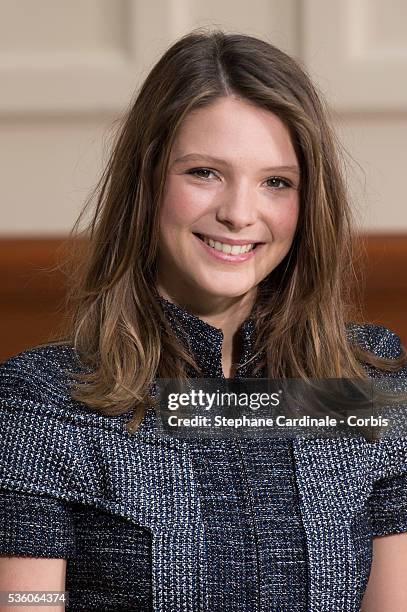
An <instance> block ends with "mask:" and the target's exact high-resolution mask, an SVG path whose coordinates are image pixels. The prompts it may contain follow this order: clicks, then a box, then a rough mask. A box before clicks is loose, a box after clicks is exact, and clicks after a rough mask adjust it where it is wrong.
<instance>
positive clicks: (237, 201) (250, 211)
mask: <svg viewBox="0 0 407 612" xmlns="http://www.w3.org/2000/svg"><path fill="white" fill-rule="evenodd" d="M255 198H256V196H255V194H253V193H249V189H246V188H245V187H244V186H239V187H236V188H234V189H230V190H228V192H227V193H226V192H224V193H223V194H222V202H221V203H220V204H219V205H218V207H217V211H216V218H217V220H218V221H219V222H220V223H224V224H226V225H228V226H229V227H230V228H231V229H236V230H239V229H242V228H244V227H247V226H248V225H253V224H254V223H255V222H256V220H257V209H256V202H255Z"/></svg>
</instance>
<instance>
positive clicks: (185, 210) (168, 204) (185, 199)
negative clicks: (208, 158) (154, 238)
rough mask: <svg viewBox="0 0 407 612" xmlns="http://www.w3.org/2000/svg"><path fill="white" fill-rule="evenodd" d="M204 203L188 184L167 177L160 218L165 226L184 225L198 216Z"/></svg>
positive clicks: (203, 207)
mask: <svg viewBox="0 0 407 612" xmlns="http://www.w3.org/2000/svg"><path fill="white" fill-rule="evenodd" d="M198 195H199V194H198ZM206 205H207V204H206V202H204V201H202V198H199V197H197V194H196V191H195V190H193V189H191V187H190V186H188V185H181V184H180V183H179V182H177V181H176V180H175V179H172V180H171V179H169V181H168V184H167V187H166V191H165V196H164V198H163V200H162V203H161V209H160V220H161V222H162V223H163V224H166V225H167V226H183V227H185V226H188V225H189V224H192V223H194V221H195V220H196V219H197V218H199V216H200V215H201V214H202V213H203V212H204V210H205V207H206Z"/></svg>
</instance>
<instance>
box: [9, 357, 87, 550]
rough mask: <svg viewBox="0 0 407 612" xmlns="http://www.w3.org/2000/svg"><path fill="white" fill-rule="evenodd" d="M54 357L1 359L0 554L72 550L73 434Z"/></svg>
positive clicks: (73, 538)
mask: <svg viewBox="0 0 407 612" xmlns="http://www.w3.org/2000/svg"><path fill="white" fill-rule="evenodd" d="M56 354H57V353H56V351H55V352H52V351H47V350H43V349H29V350H27V351H25V352H23V353H20V354H18V355H16V356H14V357H12V358H10V359H9V360H8V361H5V362H3V363H1V364H0V555H6V556H30V557H48V558H68V557H70V556H73V555H74V554H75V530H74V514H73V510H72V504H71V503H70V502H71V501H73V500H72V495H73V487H72V483H73V478H74V475H75V472H76V471H77V468H76V452H75V435H74V429H73V428H72V425H71V424H70V423H69V420H66V419H64V418H63V416H62V415H63V413H64V404H65V402H66V400H65V398H64V392H63V386H62V384H61V377H60V375H59V369H58V367H57V363H56V360H55V355H56Z"/></svg>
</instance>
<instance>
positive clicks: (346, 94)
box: [0, 0, 407, 359]
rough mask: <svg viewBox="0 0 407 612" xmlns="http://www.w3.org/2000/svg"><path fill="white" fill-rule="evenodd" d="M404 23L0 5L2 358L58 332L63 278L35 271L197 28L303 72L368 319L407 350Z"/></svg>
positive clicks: (47, 260)
mask: <svg viewBox="0 0 407 612" xmlns="http://www.w3.org/2000/svg"><path fill="white" fill-rule="evenodd" d="M395 16H397V18H395ZM406 23H407V3H405V2H404V0H389V1H387V2H385V1H384V0H369V1H367V0H341V1H340V2H326V0H251V2H247V1H246V0H222V1H221V2H219V1H216V0H206V1H205V2H201V1H198V0H150V1H148V0H35V1H33V0H0V91H1V95H0V168H1V181H0V209H1V211H0V212H1V214H0V338H1V342H0V359H4V358H6V357H7V356H9V355H11V354H14V353H16V352H17V351H20V350H23V349H24V348H26V347H27V346H31V345H33V344H36V343H39V342H44V341H45V340H47V338H48V337H50V336H52V334H53V332H54V330H55V329H56V328H57V326H58V322H59V321H60V319H61V316H62V313H61V312H58V304H59V303H60V300H61V299H62V298H63V294H64V285H63V279H62V277H60V276H58V274H56V275H55V274H51V273H45V272H43V270H44V269H45V268H47V267H48V266H50V265H52V264H53V263H55V257H56V249H57V247H58V245H59V244H60V241H61V240H62V239H63V238H64V236H65V235H66V234H67V232H68V231H69V229H70V228H71V226H72V224H73V222H74V220H75V219H76V217H77V215H78V213H79V211H80V209H81V207H82V205H83V203H84V201H85V199H86V196H87V195H88V193H89V191H90V190H91V188H92V187H93V186H94V185H95V183H96V181H97V179H98V177H99V174H100V172H101V170H102V168H103V164H104V162H105V161H106V158H107V153H108V151H109V142H110V138H111V136H112V134H113V132H114V122H115V120H116V119H117V118H118V117H119V116H120V115H121V113H122V112H123V111H124V110H125V109H126V107H127V105H128V104H129V102H130V100H131V97H132V95H133V93H134V91H135V90H136V88H137V86H138V85H139V84H140V83H141V82H142V81H143V79H144V78H145V76H146V75H147V73H148V71H149V69H150V68H151V67H152V65H153V64H154V63H155V61H157V59H158V58H159V57H160V55H161V54H162V53H163V52H164V51H165V49H166V48H167V47H168V46H169V45H170V44H172V43H173V42H174V41H175V40H176V38H177V37H179V36H180V35H182V34H184V33H186V32H188V31H189V30H190V29H192V28H194V27H197V26H209V27H210V26H213V27H216V26H219V27H221V28H223V29H225V30H226V31H230V32H232V31H233V32H241V33H246V34H251V35H254V36H258V37H261V38H264V39H266V40H268V41H269V42H271V43H273V44H276V45H277V46H279V47H281V48H282V49H283V50H285V51H287V52H288V53H290V54H292V55H294V56H295V57H297V58H299V59H300V60H301V61H302V62H303V63H304V64H305V66H306V68H307V70H308V72H309V73H310V75H311V77H312V78H313V79H314V81H315V82H316V83H317V85H318V87H319V88H320V90H321V92H322V93H323V95H325V97H326V99H327V101H328V103H329V106H330V109H331V111H332V113H333V117H334V126H335V128H336V130H337V133H338V135H339V138H340V140H341V141H342V143H343V145H344V147H345V151H346V152H347V155H346V158H345V159H346V166H347V179H348V186H349V191H350V193H351V197H352V202H353V207H354V211H355V215H356V219H357V221H358V224H359V229H360V232H361V234H362V235H363V236H364V238H365V243H366V248H367V253H368V257H369V266H368V270H367V284H366V291H365V309H366V317H367V318H368V320H370V321H373V322H376V323H380V324H385V325H387V326H389V327H391V328H392V329H394V330H395V331H397V333H399V335H400V336H401V337H402V340H403V342H404V343H405V344H406V343H407V322H406V320H405V310H406V308H405V305H406V296H407V273H406V267H407V213H406V210H407V206H406V195H405V175H406V168H407V149H406V142H407V79H406V74H407V35H406V30H405V24H406ZM403 266H404V267H403Z"/></svg>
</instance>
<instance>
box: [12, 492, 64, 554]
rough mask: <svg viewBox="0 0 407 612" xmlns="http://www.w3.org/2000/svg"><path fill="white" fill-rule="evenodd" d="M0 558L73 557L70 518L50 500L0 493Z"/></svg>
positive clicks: (56, 501) (60, 504) (13, 493)
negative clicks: (4, 556)
mask: <svg viewBox="0 0 407 612" xmlns="http://www.w3.org/2000/svg"><path fill="white" fill-rule="evenodd" d="M0 555H6V556H18V557H25V556H27V557H48V558H54V559H64V558H69V557H73V556H75V530H74V520H73V514H72V512H71V510H70V509H69V507H68V505H67V504H64V503H63V502H61V501H58V500H56V499H53V498H51V497H45V496H39V495H33V494H29V493H20V492H17V491H7V490H4V489H0Z"/></svg>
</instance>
